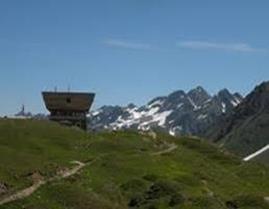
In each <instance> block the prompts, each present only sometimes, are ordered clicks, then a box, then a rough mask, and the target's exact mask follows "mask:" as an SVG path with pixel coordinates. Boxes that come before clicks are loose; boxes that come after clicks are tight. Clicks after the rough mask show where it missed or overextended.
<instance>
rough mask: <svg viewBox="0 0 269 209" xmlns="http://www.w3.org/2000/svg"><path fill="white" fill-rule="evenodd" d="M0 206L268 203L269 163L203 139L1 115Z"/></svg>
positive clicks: (192, 208)
mask: <svg viewBox="0 0 269 209" xmlns="http://www.w3.org/2000/svg"><path fill="white" fill-rule="evenodd" d="M0 133H1V140H0V208H1V209H22V208H23V209H54V208H57V209H89V208H92V209H149V208H152V209H153V208H156V209H157V208H158V209H160V208H167V209H177V208H185V209H186V208H188V209H235V208H237V209H250V208H255V209H268V204H267V203H266V202H265V201H264V197H267V196H268V194H269V181H268V179H269V169H268V167H266V166H263V165H260V164H256V163H252V162H243V161H241V159H239V158H237V157H235V156H233V155H231V154H229V153H227V152H225V151H224V150H222V149H220V148H218V147H216V146H214V145H211V144H209V143H208V141H206V140H200V139H194V138H190V137H180V138H176V137H172V136H169V135H167V134H156V135H153V134H150V133H146V132H141V133H138V132H131V131H118V132H102V133H86V132H84V131H81V130H79V129H76V128H68V127H64V126H60V125H59V124H57V123H55V122H50V121H39V120H9V119H3V120H0Z"/></svg>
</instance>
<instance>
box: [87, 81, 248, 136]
mask: <svg viewBox="0 0 269 209" xmlns="http://www.w3.org/2000/svg"><path fill="white" fill-rule="evenodd" d="M242 99H243V97H242V96H241V95H240V94H239V93H237V92H236V93H230V92H229V90H227V89H222V90H220V91H219V92H218V93H217V94H215V95H210V94H209V93H208V92H207V91H206V90H205V89H204V88H203V87H201V86H197V87H196V88H193V89H191V90H189V91H187V92H185V91H183V90H177V91H174V92H172V93H170V94H168V95H166V96H158V97H155V98H153V99H151V100H150V101H149V102H148V103H147V104H145V105H142V106H136V105H134V104H129V105H128V106H125V107H121V106H103V107H101V108H99V109H97V110H95V111H92V112H91V113H90V114H89V127H90V128H91V129H93V130H104V129H109V130H120V129H136V130H137V129H138V130H149V129H158V130H162V131H165V132H167V133H170V134H171V135H199V134H200V133H203V132H204V130H206V129H207V128H208V127H209V126H210V125H212V124H213V123H214V122H215V121H216V119H217V118H218V117H219V116H220V115H222V114H226V113H229V112H230V111H231V110H232V109H233V108H234V107H235V106H237V105H238V104H239V103H240V102H241V101H242Z"/></svg>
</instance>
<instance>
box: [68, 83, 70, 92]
mask: <svg viewBox="0 0 269 209" xmlns="http://www.w3.org/2000/svg"><path fill="white" fill-rule="evenodd" d="M67 92H70V84H68V87H67Z"/></svg>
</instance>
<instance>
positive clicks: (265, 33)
mask: <svg viewBox="0 0 269 209" xmlns="http://www.w3.org/2000/svg"><path fill="white" fill-rule="evenodd" d="M268 11H269V1H267V0H264V1H262V0H260V1H252V0H251V1H250V0H249V1H248V0H237V1H234V0H226V1H220V0H219V1H218V0H211V1H208V0H203V1H197V0H195V1H194V0H186V1H184V0H23V1H22V0H1V1H0V26H1V27H0V72H1V74H0V75H1V76H0V89H1V90H0V96H1V103H0V115H4V114H11V113H14V112H16V111H18V109H19V108H20V106H21V104H22V103H24V104H25V106H26V108H27V110H28V111H32V112H45V108H44V105H43V102H42V98H41V94H40V92H41V91H42V90H53V89H54V87H55V86H57V87H58V89H59V90H66V89H67V87H68V85H70V86H71V89H72V90H82V91H93V92H96V94H97V95H96V100H95V104H94V107H95V108H96V107H99V106H101V105H104V104H112V105H115V104H119V105H125V104H127V103H129V102H134V103H136V104H143V103H145V102H147V101H148V100H149V99H151V98H153V97H155V96H159V95H165V94H168V93H170V92H172V91H174V90H177V89H183V90H189V89H190V88H192V87H195V86H197V85H202V86H203V87H204V88H205V89H207V90H208V91H209V92H210V93H216V92H217V91H218V90H219V89H222V88H224V87H226V88H228V89H230V90H231V91H239V92H241V93H242V94H246V93H247V92H248V91H250V90H251V89H252V88H253V87H254V86H255V85H256V84H258V83H259V82H261V81H263V80H268V78H269V38H268V37H269V27H268V24H269V23H268V20H269V12H268Z"/></svg>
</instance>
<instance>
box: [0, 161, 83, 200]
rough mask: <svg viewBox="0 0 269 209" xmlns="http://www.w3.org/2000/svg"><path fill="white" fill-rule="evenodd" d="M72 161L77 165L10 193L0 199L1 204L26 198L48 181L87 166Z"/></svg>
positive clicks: (63, 176) (70, 174)
mask: <svg viewBox="0 0 269 209" xmlns="http://www.w3.org/2000/svg"><path fill="white" fill-rule="evenodd" d="M71 163H72V164H76V165H77V166H75V167H74V168H71V169H68V170H66V171H63V172H61V173H59V174H58V175H56V176H54V177H52V178H49V179H47V180H39V181H37V182H36V183H34V184H33V185H32V186H30V187H27V188H25V189H23V190H20V191H18V192H16V193H15V194H12V195H9V196H7V197H5V198H3V199H2V200H0V205H3V204H6V203H9V202H13V201H15V200H20V199H23V198H26V197H28V196H30V195H31V194H33V193H34V192H35V191H36V190H37V189H38V188H39V187H41V186H42V185H44V184H46V183H48V182H51V181H55V180H60V179H63V178H67V177H69V176H72V175H74V174H76V173H77V172H78V171H79V170H80V169H82V168H83V167H84V166H86V164H84V163H82V162H79V161H72V162H71Z"/></svg>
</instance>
